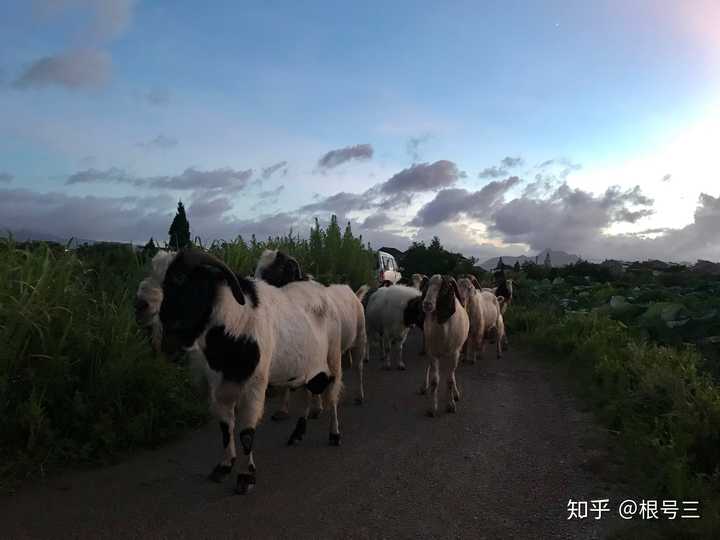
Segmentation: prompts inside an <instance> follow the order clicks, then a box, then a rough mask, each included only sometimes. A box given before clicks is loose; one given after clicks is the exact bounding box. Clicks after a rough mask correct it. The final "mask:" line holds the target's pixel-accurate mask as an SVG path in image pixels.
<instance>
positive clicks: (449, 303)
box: [435, 276, 457, 324]
mask: <svg viewBox="0 0 720 540" xmlns="http://www.w3.org/2000/svg"><path fill="white" fill-rule="evenodd" d="M450 279H452V278H450ZM450 279H448V278H447V277H446V276H443V283H442V285H441V286H440V294H438V298H437V302H436V304H435V312H436V313H437V322H438V324H444V323H446V322H447V321H448V320H449V319H450V317H452V316H453V315H454V314H455V290H457V284H455V290H454V289H453V287H452V284H451V282H450ZM453 281H454V280H453Z"/></svg>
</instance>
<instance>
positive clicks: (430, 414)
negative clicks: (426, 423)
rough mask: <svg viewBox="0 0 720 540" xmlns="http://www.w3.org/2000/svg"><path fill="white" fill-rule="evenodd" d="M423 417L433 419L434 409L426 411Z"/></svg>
mask: <svg viewBox="0 0 720 540" xmlns="http://www.w3.org/2000/svg"><path fill="white" fill-rule="evenodd" d="M425 416H427V417H428V418H435V410H434V409H428V410H427V412H426V413H425Z"/></svg>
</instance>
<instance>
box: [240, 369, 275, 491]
mask: <svg viewBox="0 0 720 540" xmlns="http://www.w3.org/2000/svg"><path fill="white" fill-rule="evenodd" d="M243 386H244V387H243V389H242V393H241V394H240V399H239V400H238V405H237V416H238V425H239V426H241V429H240V432H239V433H238V438H239V439H240V444H241V445H242V448H243V454H244V455H245V464H244V469H245V471H247V472H240V473H238V475H237V484H236V486H235V493H238V494H240V495H244V494H246V493H248V492H249V491H250V490H252V489H253V488H254V487H255V482H256V470H257V469H256V467H255V460H254V458H253V444H254V442H255V428H256V427H257V425H258V423H259V422H260V418H262V415H263V408H264V407H265V399H264V396H265V389H266V388H267V377H261V376H259V375H256V376H255V377H253V378H251V379H249V380H248V381H246V382H245V384H244V385H243Z"/></svg>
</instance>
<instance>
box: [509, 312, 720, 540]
mask: <svg viewBox="0 0 720 540" xmlns="http://www.w3.org/2000/svg"><path fill="white" fill-rule="evenodd" d="M508 325H509V326H511V327H512V329H513V331H514V332H515V333H516V334H521V335H522V339H524V340H526V341H527V343H529V344H530V345H532V346H534V347H536V348H537V349H539V350H541V351H545V352H549V353H553V354H552V358H554V359H557V358H562V359H564V361H565V362H567V363H568V364H569V365H570V366H571V367H572V369H573V371H574V372H575V373H576V374H577V375H578V384H579V385H580V386H581V387H582V392H583V395H584V396H585V397H586V398H587V399H589V400H590V402H591V403H592V404H593V405H594V406H595V408H596V410H597V412H598V416H599V418H600V419H601V421H602V422H603V423H605V425H607V426H608V427H609V428H610V429H612V430H615V431H617V432H619V433H620V434H621V437H622V440H623V442H624V448H625V449H626V451H627V460H626V461H627V465H628V471H630V472H631V473H632V475H633V477H634V478H635V480H636V482H637V483H638V484H639V485H640V486H641V488H642V489H643V490H644V492H645V493H646V494H647V496H648V497H650V498H654V499H658V498H661V497H663V498H669V499H676V500H700V501H702V502H701V505H702V507H701V510H702V514H703V519H702V520H699V521H700V522H699V523H692V524H688V523H687V522H686V523H683V524H682V525H683V527H688V526H690V527H693V529H692V531H691V532H692V533H693V534H699V535H702V536H708V537H711V536H712V531H717V530H718V527H720V387H718V386H717V385H716V384H714V382H713V380H712V379H711V377H710V376H709V375H708V374H707V373H704V372H703V371H702V370H700V369H699V366H700V365H701V363H702V358H701V357H700V355H699V354H698V353H697V351H696V350H695V349H694V348H693V347H683V348H672V347H666V346H662V345H657V344H651V343H648V342H646V341H643V340H642V339H639V338H638V336H637V334H636V333H635V332H633V331H632V330H631V329H628V328H627V327H626V326H625V325H624V324H622V323H620V322H617V321H613V320H611V319H609V318H608V317H607V316H604V315H600V314H597V313H588V314H568V315H562V314H559V313H558V311H557V310H556V309H554V308H551V309H547V308H546V307H545V306H522V305H521V306H517V305H516V306H513V309H511V310H510V312H509V313H508ZM668 531H669V532H668V534H670V535H671V536H672V535H675V534H677V533H678V531H677V530H675V529H673V530H670V529H668Z"/></svg>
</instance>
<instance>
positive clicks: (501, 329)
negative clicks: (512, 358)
mask: <svg viewBox="0 0 720 540" xmlns="http://www.w3.org/2000/svg"><path fill="white" fill-rule="evenodd" d="M505 344H506V339H505V322H504V321H503V319H502V316H500V317H499V318H498V322H497V357H498V358H502V352H503V345H505Z"/></svg>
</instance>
